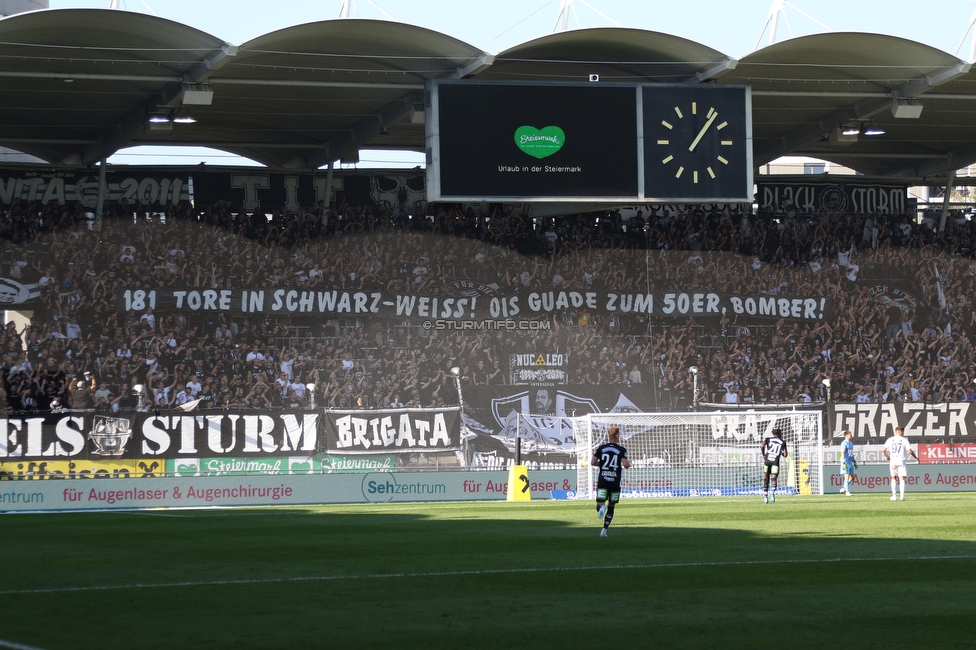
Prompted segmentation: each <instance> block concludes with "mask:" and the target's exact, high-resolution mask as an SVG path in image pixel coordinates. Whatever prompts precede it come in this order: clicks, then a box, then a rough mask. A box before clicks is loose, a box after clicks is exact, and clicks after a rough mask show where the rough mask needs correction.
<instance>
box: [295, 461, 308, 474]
mask: <svg viewBox="0 0 976 650" xmlns="http://www.w3.org/2000/svg"><path fill="white" fill-rule="evenodd" d="M291 472H292V474H311V473H312V463H292V464H291Z"/></svg>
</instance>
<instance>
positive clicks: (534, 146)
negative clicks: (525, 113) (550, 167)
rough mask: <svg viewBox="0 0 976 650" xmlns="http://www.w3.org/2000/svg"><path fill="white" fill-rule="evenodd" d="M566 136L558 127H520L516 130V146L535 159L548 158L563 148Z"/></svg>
mask: <svg viewBox="0 0 976 650" xmlns="http://www.w3.org/2000/svg"><path fill="white" fill-rule="evenodd" d="M565 143H566V134H565V133H563V130H562V129H560V128H559V127H558V126H547V127H545V128H542V129H537V128H535V127H534V126H520V127H519V128H517V129H515V146H517V147H518V148H519V149H521V150H522V151H524V152H525V153H527V154H529V155H530V156H532V157H533V158H547V157H549V156H551V155H552V154H554V153H556V152H557V151H559V150H560V149H562V148H563V144H565Z"/></svg>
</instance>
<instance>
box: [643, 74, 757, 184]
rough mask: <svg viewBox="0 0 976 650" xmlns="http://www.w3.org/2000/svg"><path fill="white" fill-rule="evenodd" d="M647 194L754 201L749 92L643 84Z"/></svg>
mask: <svg viewBox="0 0 976 650" xmlns="http://www.w3.org/2000/svg"><path fill="white" fill-rule="evenodd" d="M643 112H644V179H645V180H644V196H645V197H647V198H649V199H654V198H678V199H688V200H698V201H701V200H716V201H731V200H749V201H751V200H752V187H751V184H752V174H751V169H750V166H751V155H750V153H751V129H750V128H749V123H748V119H749V111H748V92H747V90H746V88H744V87H739V86H731V87H722V86H663V87H662V86H644V88H643Z"/></svg>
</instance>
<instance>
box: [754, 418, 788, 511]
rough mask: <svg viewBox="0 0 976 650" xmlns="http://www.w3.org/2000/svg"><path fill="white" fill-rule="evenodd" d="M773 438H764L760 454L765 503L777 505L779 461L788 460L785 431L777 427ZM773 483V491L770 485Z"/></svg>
mask: <svg viewBox="0 0 976 650" xmlns="http://www.w3.org/2000/svg"><path fill="white" fill-rule="evenodd" d="M772 434H773V435H771V436H769V437H767V438H763V441H762V442H761V443H760V444H759V452H760V453H761V454H762V457H763V503H776V481H777V479H778V478H779V459H780V458H786V457H787V456H788V455H789V454H788V452H787V451H786V441H785V440H783V431H782V430H781V429H780V428H779V427H776V428H775V429H773V431H772ZM770 483H772V486H773V487H772V490H770V487H769V484H770Z"/></svg>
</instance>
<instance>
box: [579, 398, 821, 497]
mask: <svg viewBox="0 0 976 650" xmlns="http://www.w3.org/2000/svg"><path fill="white" fill-rule="evenodd" d="M614 425H616V426H619V427H620V444H621V445H623V446H624V447H625V448H626V449H627V458H628V459H629V460H630V468H629V469H626V470H624V473H623V481H622V483H621V498H639V497H680V496H697V497H703V496H749V495H761V494H762V460H761V456H760V453H759V445H760V443H761V441H762V439H763V438H764V437H767V436H769V435H771V432H772V430H773V429H774V428H777V427H779V428H780V429H781V430H782V435H783V439H784V440H786V444H787V449H788V451H789V457H788V458H784V459H783V460H782V461H781V463H780V467H781V471H780V478H779V486H778V487H777V490H776V493H777V495H781V494H823V493H824V481H823V479H824V477H823V437H822V435H821V434H822V426H823V425H822V417H821V412H820V411H818V410H803V411H801V410H796V411H719V412H695V413H617V414H591V415H586V416H582V417H577V418H573V435H574V438H575V440H576V458H577V480H576V496H577V498H592V497H593V492H594V490H595V488H596V478H597V475H596V468H595V467H591V466H590V459H591V458H592V457H593V451H594V450H595V449H596V447H597V446H599V445H601V444H603V443H605V442H607V430H608V429H609V428H610V427H611V426H614Z"/></svg>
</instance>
